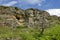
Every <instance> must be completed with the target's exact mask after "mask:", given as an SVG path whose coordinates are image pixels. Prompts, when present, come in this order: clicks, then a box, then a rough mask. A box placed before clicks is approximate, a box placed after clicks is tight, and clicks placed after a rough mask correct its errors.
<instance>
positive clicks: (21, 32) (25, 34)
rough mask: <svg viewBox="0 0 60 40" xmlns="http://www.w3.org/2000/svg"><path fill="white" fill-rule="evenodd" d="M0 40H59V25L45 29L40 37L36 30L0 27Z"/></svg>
mask: <svg viewBox="0 0 60 40" xmlns="http://www.w3.org/2000/svg"><path fill="white" fill-rule="evenodd" d="M1 38H5V39H7V38H20V39H22V40H60V25H58V24H57V25H55V26H54V27H51V28H47V29H45V31H44V33H43V35H40V31H39V30H38V29H32V28H27V27H20V26H19V27H17V28H16V29H15V30H13V29H11V28H8V27H0V39H1Z"/></svg>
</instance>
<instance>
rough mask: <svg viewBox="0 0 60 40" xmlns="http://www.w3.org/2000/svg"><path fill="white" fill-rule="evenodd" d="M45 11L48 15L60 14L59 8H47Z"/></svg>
mask: <svg viewBox="0 0 60 40" xmlns="http://www.w3.org/2000/svg"><path fill="white" fill-rule="evenodd" d="M46 11H47V12H49V13H50V15H57V16H60V9H48V10H46Z"/></svg>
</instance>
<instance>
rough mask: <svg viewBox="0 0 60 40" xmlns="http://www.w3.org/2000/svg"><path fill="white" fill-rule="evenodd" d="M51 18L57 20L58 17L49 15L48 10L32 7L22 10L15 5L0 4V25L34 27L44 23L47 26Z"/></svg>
mask: <svg viewBox="0 0 60 40" xmlns="http://www.w3.org/2000/svg"><path fill="white" fill-rule="evenodd" d="M53 18H55V19H54V20H58V17H55V16H50V15H49V13H48V12H46V11H42V10H38V9H34V8H30V9H26V10H22V9H19V8H17V7H6V6H0V26H9V27H17V26H28V27H33V28H36V27H42V24H44V26H46V27H48V26H49V25H50V24H51V23H52V19H53ZM59 19H60V18H59ZM53 23H54V21H53Z"/></svg>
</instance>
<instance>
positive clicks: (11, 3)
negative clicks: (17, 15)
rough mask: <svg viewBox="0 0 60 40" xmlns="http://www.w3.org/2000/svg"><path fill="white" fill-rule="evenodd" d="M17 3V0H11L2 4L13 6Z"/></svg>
mask: <svg viewBox="0 0 60 40" xmlns="http://www.w3.org/2000/svg"><path fill="white" fill-rule="evenodd" d="M16 3H17V1H11V2H9V3H6V4H2V5H3V6H12V5H15V4H16Z"/></svg>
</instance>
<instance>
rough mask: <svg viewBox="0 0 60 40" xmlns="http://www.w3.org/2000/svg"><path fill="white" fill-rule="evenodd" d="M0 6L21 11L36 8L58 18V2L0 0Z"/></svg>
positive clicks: (59, 4) (54, 0)
mask: <svg viewBox="0 0 60 40" xmlns="http://www.w3.org/2000/svg"><path fill="white" fill-rule="evenodd" d="M0 5H3V6H16V7H19V8H22V9H28V8H37V9H41V10H45V11H47V12H49V13H50V14H52V15H59V16H60V0H0Z"/></svg>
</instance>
